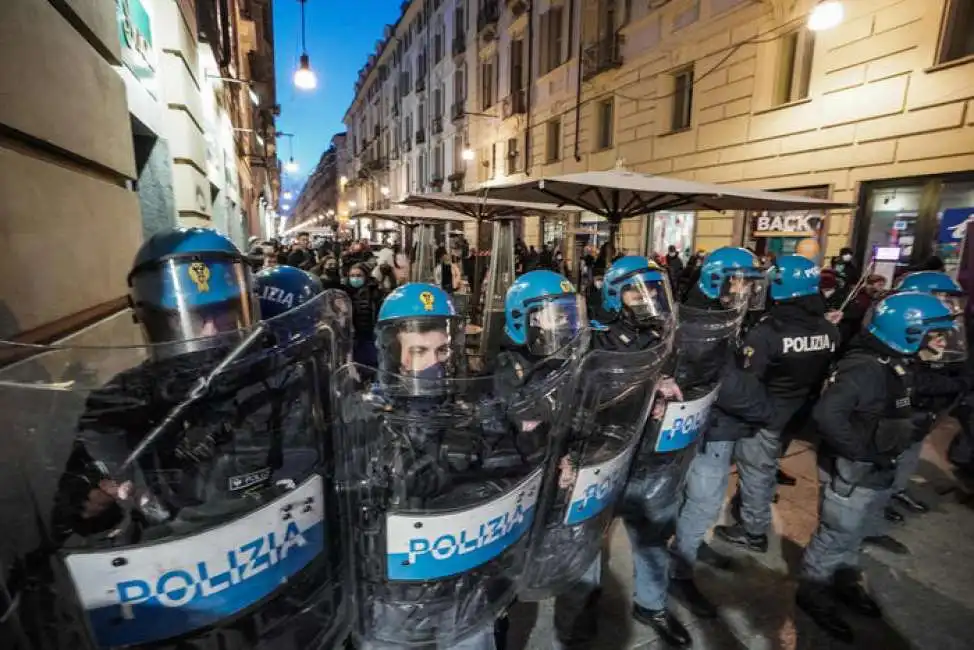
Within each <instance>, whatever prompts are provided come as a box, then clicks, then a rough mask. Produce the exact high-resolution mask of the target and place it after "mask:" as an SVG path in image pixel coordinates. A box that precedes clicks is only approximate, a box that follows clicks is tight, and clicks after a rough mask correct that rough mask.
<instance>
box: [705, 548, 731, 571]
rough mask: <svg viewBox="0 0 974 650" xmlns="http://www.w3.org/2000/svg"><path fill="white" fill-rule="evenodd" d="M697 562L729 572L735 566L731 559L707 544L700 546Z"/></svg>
mask: <svg viewBox="0 0 974 650" xmlns="http://www.w3.org/2000/svg"><path fill="white" fill-rule="evenodd" d="M697 561H698V562H703V563H704V564H706V565H707V566H709V567H713V568H714V569H720V570H721V571H727V570H729V569H730V568H731V565H732V564H733V561H732V560H731V559H730V558H729V557H727V556H726V555H724V554H723V553H718V552H717V551H715V550H714V549H713V548H711V546H710V545H709V544H707V543H706V542H704V543H702V544H700V548H698V549H697Z"/></svg>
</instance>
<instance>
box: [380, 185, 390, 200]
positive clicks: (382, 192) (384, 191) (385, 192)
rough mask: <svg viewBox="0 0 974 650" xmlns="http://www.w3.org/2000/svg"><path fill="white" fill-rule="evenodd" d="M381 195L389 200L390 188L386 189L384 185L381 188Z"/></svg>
mask: <svg viewBox="0 0 974 650" xmlns="http://www.w3.org/2000/svg"><path fill="white" fill-rule="evenodd" d="M379 193H380V194H381V195H382V196H384V197H386V198H389V188H388V187H386V186H385V185H383V186H382V187H380V188H379Z"/></svg>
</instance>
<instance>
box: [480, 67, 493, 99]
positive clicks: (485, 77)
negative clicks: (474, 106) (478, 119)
mask: <svg viewBox="0 0 974 650" xmlns="http://www.w3.org/2000/svg"><path fill="white" fill-rule="evenodd" d="M493 105H494V60H493V59H489V60H487V61H482V62H481V63H480V108H481V110H485V111H486V110H487V109H488V108H490V107H491V106H493Z"/></svg>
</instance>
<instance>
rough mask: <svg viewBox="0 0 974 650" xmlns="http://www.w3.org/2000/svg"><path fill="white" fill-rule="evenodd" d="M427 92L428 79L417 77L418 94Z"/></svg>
mask: <svg viewBox="0 0 974 650" xmlns="http://www.w3.org/2000/svg"><path fill="white" fill-rule="evenodd" d="M424 90H426V77H416V92H418V93H421V92H423V91H424Z"/></svg>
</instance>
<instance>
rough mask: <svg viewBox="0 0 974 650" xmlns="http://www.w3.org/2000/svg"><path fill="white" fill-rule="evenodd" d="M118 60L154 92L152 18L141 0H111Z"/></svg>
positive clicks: (154, 65) (154, 67)
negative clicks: (116, 28)
mask: <svg viewBox="0 0 974 650" xmlns="http://www.w3.org/2000/svg"><path fill="white" fill-rule="evenodd" d="M115 6H116V9H117V14H118V38H119V41H120V42H121V44H122V63H124V64H125V67H126V68H128V69H129V70H131V71H132V74H134V75H135V76H136V78H137V79H139V80H140V81H142V82H143V83H144V84H145V86H146V88H147V89H148V90H149V92H150V93H152V94H153V95H155V94H156V93H155V77H156V51H155V49H154V48H153V45H152V19H151V17H150V16H149V12H148V11H146V9H145V6H144V5H143V4H142V2H141V0H115Z"/></svg>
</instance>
